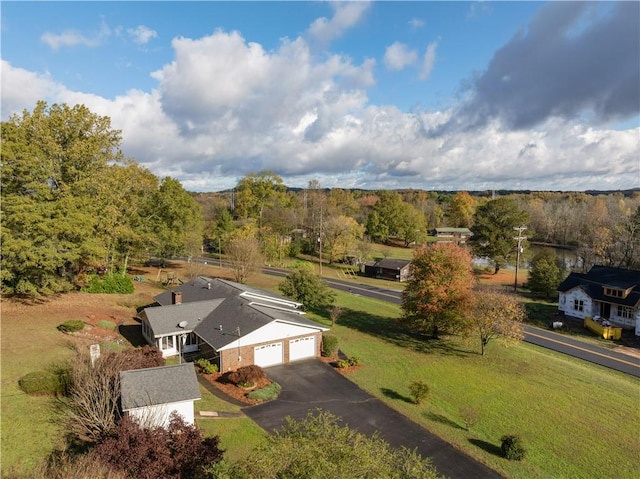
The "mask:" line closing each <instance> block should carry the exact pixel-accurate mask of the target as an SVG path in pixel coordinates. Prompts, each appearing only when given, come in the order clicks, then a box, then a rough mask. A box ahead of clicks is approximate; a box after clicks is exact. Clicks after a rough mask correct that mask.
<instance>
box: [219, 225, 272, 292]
mask: <svg viewBox="0 0 640 479" xmlns="http://www.w3.org/2000/svg"><path fill="white" fill-rule="evenodd" d="M255 234H256V231H255V227H253V226H252V225H250V224H248V225H245V226H244V227H243V228H239V229H237V230H235V231H234V232H233V233H232V234H231V235H230V237H229V239H228V241H227V247H226V257H227V260H228V261H229V262H230V263H231V268H232V269H233V273H234V278H235V281H236V282H238V283H245V282H246V281H247V280H248V279H249V278H250V277H251V275H253V274H254V273H255V272H256V271H258V270H259V269H260V268H261V267H262V265H263V264H264V258H263V257H262V253H261V252H260V243H259V242H258V240H257V238H256V237H255Z"/></svg>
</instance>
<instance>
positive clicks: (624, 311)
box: [618, 306, 633, 319]
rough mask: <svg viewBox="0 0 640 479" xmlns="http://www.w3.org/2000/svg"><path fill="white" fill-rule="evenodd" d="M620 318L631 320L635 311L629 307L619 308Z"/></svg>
mask: <svg viewBox="0 0 640 479" xmlns="http://www.w3.org/2000/svg"><path fill="white" fill-rule="evenodd" d="M618 316H619V317H621V318H626V319H631V318H632V317H633V310H632V309H631V308H629V307H627V306H618Z"/></svg>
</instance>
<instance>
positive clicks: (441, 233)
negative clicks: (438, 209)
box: [429, 228, 473, 243]
mask: <svg viewBox="0 0 640 479" xmlns="http://www.w3.org/2000/svg"><path fill="white" fill-rule="evenodd" d="M429 234H430V235H431V236H435V237H436V238H438V241H439V242H441V243H444V242H456V243H465V242H466V241H467V240H468V239H469V238H471V235H472V234H473V233H471V230H470V229H469V228H434V229H432V230H431V231H429Z"/></svg>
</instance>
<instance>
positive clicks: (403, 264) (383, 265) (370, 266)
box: [364, 258, 411, 281]
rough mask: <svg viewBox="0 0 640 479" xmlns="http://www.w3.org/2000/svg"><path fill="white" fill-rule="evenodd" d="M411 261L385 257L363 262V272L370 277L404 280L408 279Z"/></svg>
mask: <svg viewBox="0 0 640 479" xmlns="http://www.w3.org/2000/svg"><path fill="white" fill-rule="evenodd" d="M410 264H411V261H409V260H407V259H392V258H385V259H381V260H379V261H375V262H368V263H365V264H364V274H365V275H366V276H370V277H372V278H380V279H389V280H391V281H406V280H408V279H409V274H410V271H409V270H410V268H409V266H410Z"/></svg>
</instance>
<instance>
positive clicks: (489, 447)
mask: <svg viewBox="0 0 640 479" xmlns="http://www.w3.org/2000/svg"><path fill="white" fill-rule="evenodd" d="M469 442H470V443H471V444H473V445H474V446H477V447H479V448H480V449H482V450H484V451H487V452H488V453H489V454H493V455H494V456H499V457H502V449H500V446H496V445H495V444H491V443H490V442H487V441H483V440H482V439H469Z"/></svg>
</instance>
